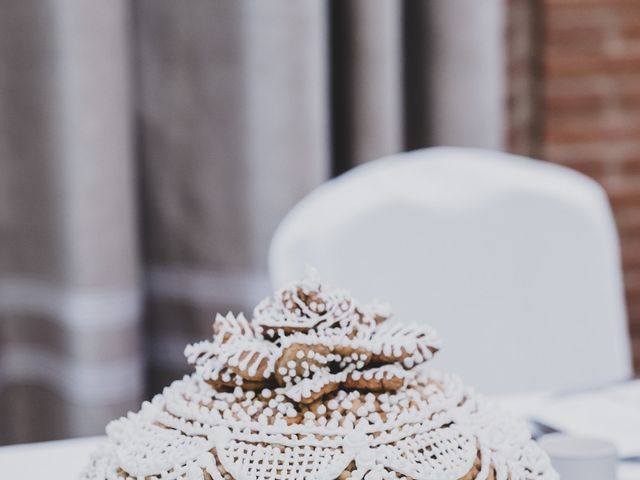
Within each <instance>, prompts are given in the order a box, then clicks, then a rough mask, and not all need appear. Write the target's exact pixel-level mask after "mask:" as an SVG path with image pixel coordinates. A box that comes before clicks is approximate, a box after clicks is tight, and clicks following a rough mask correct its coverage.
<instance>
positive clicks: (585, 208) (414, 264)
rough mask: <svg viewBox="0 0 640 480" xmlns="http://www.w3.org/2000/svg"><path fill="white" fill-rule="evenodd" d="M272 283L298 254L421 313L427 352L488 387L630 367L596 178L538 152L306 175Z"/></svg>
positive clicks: (367, 296) (299, 262) (392, 160)
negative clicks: (307, 183)
mask: <svg viewBox="0 0 640 480" xmlns="http://www.w3.org/2000/svg"><path fill="white" fill-rule="evenodd" d="M269 263H270V274H271V280H272V283H273V284H274V287H280V286H283V285H284V284H286V283H287V282H289V281H291V280H293V279H296V278H298V277H300V276H301V275H303V274H304V271H305V269H306V268H308V267H309V266H313V267H315V268H317V270H318V271H319V274H320V276H321V278H323V279H326V280H327V281H328V282H329V283H331V284H332V285H335V286H340V287H347V288H348V289H349V290H350V291H351V293H353V294H354V296H355V297H356V298H358V299H360V300H361V301H368V300H371V299H379V300H384V301H388V302H390V303H391V305H392V307H393V311H394V313H395V315H396V316H398V317H400V318H402V319H406V320H408V321H409V320H410V321H419V322H427V323H429V324H431V325H433V326H434V327H435V328H436V329H437V330H438V332H439V333H440V336H441V337H442V338H443V340H444V344H445V346H444V348H443V350H442V352H440V354H439V356H438V357H439V358H437V359H436V360H435V361H434V364H436V365H437V366H438V368H441V369H443V370H448V371H453V372H457V373H459V374H461V375H462V376H463V377H464V378H465V380H466V381H468V382H469V383H470V384H472V385H475V386H477V387H481V388H482V389H483V390H485V391H487V392H489V393H499V392H524V391H535V390H549V389H572V388H582V387H588V386H592V385H597V384H600V383H605V382H610V381H615V380H618V379H623V378H626V377H628V376H630V374H631V356H630V346H629V338H628V333H627V322H626V311H625V306H624V298H623V284H622V275H621V269H620V254H619V247H618V238H617V234H616V230H615V225H614V222H613V218H612V215H611V210H610V207H609V204H608V202H607V198H606V195H605V193H604V191H603V189H602V188H601V187H600V186H599V185H598V184H597V183H596V182H594V181H592V180H591V179H589V178H588V177H586V176H584V175H582V174H579V173H577V172H575V171H573V170H570V169H567V168H564V167H561V166H557V165H553V164H551V163H547V162H541V161H536V160H531V159H528V158H524V157H519V156H515V155H509V154H505V153H500V152H494V151H488V150H475V149H462V148H443V147H440V148H429V149H424V150H418V151H414V152H409V153H403V154H398V155H394V156H391V157H388V158H385V159H381V160H377V161H374V162H370V163H368V164H366V165H363V166H360V167H357V168H355V169H353V170H351V171H350V172H348V173H346V174H344V175H342V176H340V177H338V178H336V179H334V180H331V181H329V182H327V183H325V184H324V185H322V186H320V187H319V188H317V189H316V190H315V191H313V192H312V193H311V194H309V195H308V196H307V197H306V198H305V199H303V200H302V201H301V202H300V203H299V204H298V205H296V206H295V207H294V208H293V209H292V210H291V212H290V213H289V214H288V215H287V216H286V218H285V219H284V220H283V222H282V223H281V224H280V226H279V227H278V229H277V231H276V234H275V236H274V238H273V240H272V244H271V249H270V258H269Z"/></svg>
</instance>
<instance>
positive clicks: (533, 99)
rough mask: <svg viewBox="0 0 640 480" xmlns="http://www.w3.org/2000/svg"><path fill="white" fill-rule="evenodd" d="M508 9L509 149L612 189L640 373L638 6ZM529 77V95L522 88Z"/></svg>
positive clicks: (526, 4) (548, 4)
mask: <svg viewBox="0 0 640 480" xmlns="http://www.w3.org/2000/svg"><path fill="white" fill-rule="evenodd" d="M506 1H507V2H508V10H507V12H508V16H507V20H508V22H507V23H508V32H507V34H508V41H507V45H508V58H509V63H510V65H509V72H508V74H509V80H508V85H509V106H508V112H509V113H508V118H509V121H510V129H509V139H510V149H511V150H513V151H518V152H522V153H528V154H532V155H534V156H537V157H540V158H545V159H547V160H550V161H553V162H557V163H560V164H563V165H567V166H569V167H572V168H575V169H576V170H579V171H581V172H583V173H585V174H587V175H589V176H591V177H593V178H594V179H596V180H597V181H598V182H600V183H601V184H602V185H603V186H604V187H605V189H606V190H607V192H608V194H609V198H610V200H611V204H612V206H613V209H614V214H615V217H616V221H617V224H618V228H619V234H620V238H621V242H622V253H623V263H624V276H625V285H626V294H627V305H628V311H629V317H630V318H629V323H630V331H631V335H632V339H633V342H634V351H635V366H636V371H637V372H640V1H638V0H635V1H633V0H626V1H624V0H544V1H539V2H538V1H537V0H536V1H527V0H506ZM518 22H520V23H518ZM522 24H525V25H526V26H527V27H526V28H523V27H521V26H520V25H522ZM523 35H524V36H525V37H526V38H525V40H521V39H519V38H518V36H523ZM527 42H528V44H527ZM523 45H524V46H523ZM523 50H528V55H527V54H526V53H523ZM527 56H528V58H529V60H528V62H529V63H528V65H529V67H528V69H529V70H528V71H527V70H526V69H525V70H524V71H523V68H522V67H518V62H520V63H523V62H525V60H523V58H527ZM531 65H534V67H531ZM536 65H537V66H538V67H539V68H536V67H535V66H536ZM526 72H528V74H530V75H532V78H533V80H530V81H529V82H530V83H531V85H533V87H532V88H533V90H531V91H526V89H525V90H524V91H523V87H522V86H521V85H522V84H523V82H526V80H523V79H522V78H520V77H522V76H525V75H527V73H526ZM527 102H529V103H527ZM522 104H527V105H529V107H528V109H524V108H523V107H521V106H519V105H522ZM523 111H526V113H522V112H523ZM519 112H520V113H519ZM523 129H524V130H525V131H526V132H528V135H529V136H528V137H527V138H528V143H527V142H524V141H523V140H522V133H521V131H522V130H523ZM519 132H520V133H519ZM531 132H534V134H532V133H531ZM535 132H538V133H539V135H537V136H536V135H535Z"/></svg>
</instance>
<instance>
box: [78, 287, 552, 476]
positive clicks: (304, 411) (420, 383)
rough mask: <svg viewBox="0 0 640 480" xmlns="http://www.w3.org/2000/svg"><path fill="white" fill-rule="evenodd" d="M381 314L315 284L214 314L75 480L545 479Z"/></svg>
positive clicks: (537, 458) (506, 432)
mask: <svg viewBox="0 0 640 480" xmlns="http://www.w3.org/2000/svg"><path fill="white" fill-rule="evenodd" d="M390 317H391V315H390V313H389V311H388V309H386V308H385V307H384V306H382V305H377V304H374V305H361V304H358V303H357V302H356V301H355V300H354V299H353V298H351V297H350V296H349V295H348V294H347V293H346V292H344V291H341V290H335V289H331V288H328V287H327V286H325V285H323V284H321V283H320V282H319V281H318V280H317V279H315V278H307V279H305V280H303V281H302V282H300V283H298V284H295V285H293V286H291V287H289V288H285V289H283V290H281V291H279V292H277V293H276V295H275V296H274V297H272V298H267V299H265V300H263V301H262V302H260V303H259V304H258V306H257V307H256V308H255V311H254V314H253V318H252V319H251V321H248V320H246V319H245V317H244V316H243V315H237V316H234V315H232V314H227V315H226V316H224V317H223V316H220V315H218V316H217V318H216V319H215V322H214V324H213V338H212V339H210V340H207V341H203V342H200V343H196V344H194V345H189V346H187V348H186V350H185V355H186V357H187V359H188V361H189V363H191V364H192V365H194V366H195V372H194V373H193V374H191V375H189V376H185V377H184V378H183V379H182V380H178V381H175V382H174V383H173V384H171V386H169V387H167V388H165V389H164V391H163V392H162V394H161V395H157V396H156V397H155V398H153V400H152V401H151V402H145V403H144V404H143V405H142V408H141V410H140V411H139V412H138V413H130V414H129V415H128V416H127V417H123V418H121V419H119V420H115V421H113V422H111V423H110V424H109V425H108V426H107V435H108V440H107V443H106V445H105V446H104V448H103V449H102V450H101V451H100V452H97V453H96V454H95V455H94V456H93V458H92V459H91V462H90V465H89V466H88V467H87V469H86V470H85V472H84V473H83V475H82V477H81V478H82V480H122V479H145V480H157V479H167V480H177V479H186V480H221V479H225V480H232V479H233V480H303V479H304V480H335V479H340V480H346V479H350V480H360V479H364V480H391V479H406V480H460V479H464V480H472V479H478V480H486V479H490V480H521V479H522V480H546V479H557V475H556V474H555V472H554V471H553V470H552V468H551V466H550V464H549V460H548V458H547V456H546V455H545V454H544V453H543V452H542V451H541V450H540V448H539V447H538V446H537V444H536V443H535V442H534V441H533V440H531V438H530V435H529V432H528V431H527V429H526V426H525V425H524V424H522V423H521V422H519V421H516V420H514V419H511V418H510V417H508V416H507V415H505V414H503V413H502V412H500V411H498V410H497V409H496V408H495V407H494V406H493V405H492V404H491V403H490V402H488V401H487V400H485V399H484V398H483V397H481V396H479V395H477V394H476V393H474V392H473V391H472V390H471V389H469V388H466V387H465V386H464V385H463V384H462V383H461V381H460V380H459V379H458V378H457V377H455V376H453V375H446V374H445V375H443V374H438V373H434V372H431V371H430V370H429V369H428V368H427V367H426V366H425V364H426V363H428V361H429V360H430V359H431V358H432V357H433V355H434V354H435V353H436V352H437V351H438V349H439V348H440V341H439V339H438V338H437V336H436V334H435V333H434V331H433V330H432V329H430V328H429V327H426V326H422V325H420V326H416V325H409V324H405V323H402V322H400V321H396V320H394V319H392V318H390Z"/></svg>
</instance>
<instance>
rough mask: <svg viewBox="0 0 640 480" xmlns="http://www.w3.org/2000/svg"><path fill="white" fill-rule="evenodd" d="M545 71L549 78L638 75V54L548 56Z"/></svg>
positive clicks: (639, 54)
mask: <svg viewBox="0 0 640 480" xmlns="http://www.w3.org/2000/svg"><path fill="white" fill-rule="evenodd" d="M545 71H546V73H547V75H548V76H549V77H551V78H554V77H571V76H580V75H590V74H597V75H602V74H606V75H613V74H618V73H639V74H640V52H629V53H624V54H621V55H616V56H607V55H554V54H549V56H548V57H547V58H546V59H545Z"/></svg>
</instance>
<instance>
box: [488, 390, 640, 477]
mask: <svg viewBox="0 0 640 480" xmlns="http://www.w3.org/2000/svg"><path fill="white" fill-rule="evenodd" d="M547 398H548V394H543V393H539V394H522V395H504V396H501V397H499V398H496V401H497V402H498V403H500V405H501V406H502V408H504V409H505V410H507V411H510V412H511V413H513V414H515V415H518V416H520V417H523V418H526V417H527V416H528V414H529V412H533V411H535V410H536V409H537V408H538V406H539V405H541V404H542V402H545V401H546V399H547ZM617 480H640V462H621V463H620V465H619V466H618V478H617Z"/></svg>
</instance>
